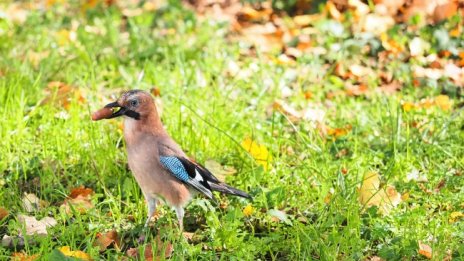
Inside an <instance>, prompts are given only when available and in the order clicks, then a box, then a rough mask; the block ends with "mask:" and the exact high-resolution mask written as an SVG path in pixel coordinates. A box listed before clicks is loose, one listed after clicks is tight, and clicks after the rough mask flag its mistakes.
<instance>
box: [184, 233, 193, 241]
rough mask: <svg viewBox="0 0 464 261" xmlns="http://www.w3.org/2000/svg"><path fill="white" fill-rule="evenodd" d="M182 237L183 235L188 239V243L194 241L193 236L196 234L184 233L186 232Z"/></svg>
mask: <svg viewBox="0 0 464 261" xmlns="http://www.w3.org/2000/svg"><path fill="white" fill-rule="evenodd" d="M182 235H183V236H184V238H185V239H187V240H188V241H192V239H193V236H194V235H195V233H192V232H186V231H184V232H182Z"/></svg>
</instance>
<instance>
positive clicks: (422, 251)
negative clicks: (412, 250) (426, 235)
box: [419, 241, 433, 259]
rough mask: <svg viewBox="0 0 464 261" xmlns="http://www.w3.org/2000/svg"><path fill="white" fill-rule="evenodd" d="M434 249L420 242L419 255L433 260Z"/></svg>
mask: <svg viewBox="0 0 464 261" xmlns="http://www.w3.org/2000/svg"><path fill="white" fill-rule="evenodd" d="M432 254H433V253H432V248H431V247H430V246H429V245H426V244H423V243H422V242H420V241H419V255H422V256H425V257H426V258H428V259H432Z"/></svg>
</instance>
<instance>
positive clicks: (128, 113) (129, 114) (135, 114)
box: [124, 110, 140, 120]
mask: <svg viewBox="0 0 464 261" xmlns="http://www.w3.org/2000/svg"><path fill="white" fill-rule="evenodd" d="M124 115H126V116H127V117H131V118H133V119H136V120H140V113H138V112H136V111H133V110H126V111H125V112H124Z"/></svg>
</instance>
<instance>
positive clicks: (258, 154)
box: [242, 138, 272, 170]
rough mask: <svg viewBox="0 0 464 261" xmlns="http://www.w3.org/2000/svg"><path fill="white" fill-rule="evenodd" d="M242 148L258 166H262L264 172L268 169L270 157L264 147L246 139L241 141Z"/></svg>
mask: <svg viewBox="0 0 464 261" xmlns="http://www.w3.org/2000/svg"><path fill="white" fill-rule="evenodd" d="M242 147H243V148H244V149H245V150H246V151H247V152H248V153H250V154H251V156H252V157H253V158H254V159H255V160H256V162H257V163H258V164H259V165H261V166H263V168H264V169H265V170H267V169H268V167H269V163H270V162H271V160H272V157H271V155H270V154H269V152H268V150H267V148H266V146H264V145H260V144H258V143H256V142H255V141H253V140H252V139H251V138H246V139H244V140H243V141H242Z"/></svg>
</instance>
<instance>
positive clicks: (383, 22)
mask: <svg viewBox="0 0 464 261" xmlns="http://www.w3.org/2000/svg"><path fill="white" fill-rule="evenodd" d="M394 25H395V20H394V19H393V18H392V17H391V16H387V15H379V14H368V15H366V16H365V17H363V19H361V22H360V27H361V30H362V31H364V32H369V33H372V34H374V35H377V36H378V35H381V34H383V33H385V32H387V31H388V29H390V28H391V27H393V26H394Z"/></svg>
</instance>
